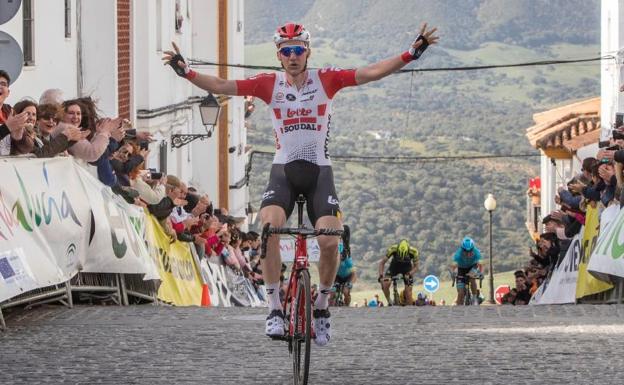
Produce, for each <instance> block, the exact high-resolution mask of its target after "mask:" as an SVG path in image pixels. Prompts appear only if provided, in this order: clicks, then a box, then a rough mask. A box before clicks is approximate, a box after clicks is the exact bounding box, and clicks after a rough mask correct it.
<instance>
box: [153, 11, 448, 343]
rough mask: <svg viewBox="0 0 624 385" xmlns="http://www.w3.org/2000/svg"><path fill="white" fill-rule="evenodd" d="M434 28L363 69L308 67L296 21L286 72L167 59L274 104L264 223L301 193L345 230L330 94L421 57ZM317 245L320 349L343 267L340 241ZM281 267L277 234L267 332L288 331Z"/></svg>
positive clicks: (321, 220) (223, 87)
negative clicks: (221, 72)
mask: <svg viewBox="0 0 624 385" xmlns="http://www.w3.org/2000/svg"><path fill="white" fill-rule="evenodd" d="M435 31H436V29H435V28H427V25H426V24H425V25H423V27H422V28H421V30H420V34H419V35H418V36H417V38H416V39H415V40H414V42H413V43H412V44H411V46H410V47H409V48H408V50H407V51H405V52H404V53H403V54H401V55H397V56H394V57H391V58H389V59H385V60H382V61H380V62H377V63H374V64H371V65H368V66H365V67H361V68H358V69H348V70H342V69H334V68H323V69H308V59H309V58H310V55H311V53H312V49H311V45H310V33H309V32H308V31H307V30H306V29H305V28H304V27H303V25H301V24H296V23H286V24H284V25H283V26H280V27H279V28H278V29H277V32H276V33H275V35H274V37H273V42H274V43H275V46H276V49H277V52H276V58H277V60H278V61H279V62H280V64H281V66H282V68H283V69H284V71H283V72H277V73H262V74H259V75H256V76H253V77H251V78H248V79H245V80H228V79H221V78H219V77H216V76H211V75H207V74H199V73H197V72H195V71H193V70H191V69H190V68H189V66H188V65H187V64H186V62H185V61H184V58H183V57H182V55H181V54H180V52H179V49H178V47H177V46H176V45H175V44H174V50H175V52H173V51H166V52H165V55H164V57H163V60H165V62H166V64H169V65H171V67H172V68H173V69H174V70H175V71H176V73H177V74H178V75H179V76H182V77H184V78H186V79H188V80H189V81H190V82H191V83H193V84H194V85H196V86H198V87H200V88H202V89H204V90H207V91H209V92H211V93H216V94H225V95H240V96H247V95H248V96H255V97H257V98H259V99H261V100H263V101H264V102H265V103H266V104H268V105H269V107H270V108H269V111H270V114H271V120H272V122H273V131H274V135H275V147H276V151H275V158H274V159H273V165H272V167H271V173H270V176H269V183H268V187H267V189H266V190H265V192H264V194H263V199H262V204H261V210H260V217H261V219H262V223H263V225H265V224H267V223H268V224H270V226H271V227H283V225H284V224H285V223H286V220H287V218H288V217H289V216H290V214H291V213H292V211H293V208H294V205H295V199H296V197H297V196H298V195H299V194H303V195H304V196H305V197H306V201H307V211H308V217H309V218H310V222H311V223H312V224H313V225H314V227H315V228H317V229H318V228H332V229H340V228H342V225H341V222H340V215H341V214H340V207H339V201H338V196H337V195H336V190H335V187H334V180H333V179H334V178H333V173H332V169H331V161H330V158H329V153H328V142H329V131H330V128H331V114H332V99H333V98H334V96H335V95H336V93H337V92H338V91H339V90H340V89H342V88H345V87H351V86H357V85H362V84H366V83H369V82H371V81H374V80H379V79H381V78H383V77H385V76H388V75H390V74H391V73H393V72H396V71H398V70H399V69H401V68H403V67H404V66H405V65H406V64H407V63H409V62H410V61H412V60H415V59H418V58H419V57H420V55H421V54H422V53H423V52H424V51H425V49H426V48H427V47H428V46H429V45H432V44H435V43H437V41H438V37H437V36H435ZM318 243H319V247H320V252H321V256H320V261H319V280H320V285H319V295H318V297H317V298H316V301H315V303H314V307H315V309H314V311H313V318H314V329H315V334H316V338H315V343H316V344H317V345H321V346H322V345H326V344H327V343H328V342H329V339H330V313H329V310H328V307H329V304H328V297H329V295H330V293H331V289H332V286H333V281H334V277H335V276H336V269H337V268H338V260H337V258H338V239H337V237H334V236H319V237H318ZM280 266H281V258H280V251H279V236H277V235H272V236H271V237H270V238H269V241H268V242H267V255H266V258H265V259H263V260H262V271H263V278H264V282H265V284H266V289H267V295H268V303H269V311H270V314H269V316H268V317H267V320H266V334H267V335H269V336H281V335H283V334H284V314H283V313H282V308H281V304H280V301H279V274H280Z"/></svg>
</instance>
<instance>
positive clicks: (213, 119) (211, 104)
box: [171, 94, 221, 148]
mask: <svg viewBox="0 0 624 385" xmlns="http://www.w3.org/2000/svg"><path fill="white" fill-rule="evenodd" d="M220 112H221V105H220V104H219V101H218V100H217V99H216V98H215V97H214V95H213V94H208V96H206V97H205V98H204V99H202V101H201V103H200V105H199V114H200V115H201V120H202V123H203V124H204V127H205V128H206V133H205V134H173V135H171V147H172V148H180V147H182V146H185V145H187V144H189V143H191V142H192V141H194V140H196V139H201V140H204V139H207V138H210V137H211V136H212V133H213V132H214V128H215V126H216V125H217V121H218V120H219V113H220Z"/></svg>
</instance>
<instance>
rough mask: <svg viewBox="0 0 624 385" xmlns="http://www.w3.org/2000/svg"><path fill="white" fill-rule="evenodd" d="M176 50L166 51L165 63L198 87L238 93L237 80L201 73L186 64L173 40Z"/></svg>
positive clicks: (233, 93) (217, 91)
mask: <svg viewBox="0 0 624 385" xmlns="http://www.w3.org/2000/svg"><path fill="white" fill-rule="evenodd" d="M171 44H172V45H173V49H174V50H175V52H174V51H165V52H164V56H163V58H162V59H163V61H164V62H165V63H164V64H165V65H170V66H171V67H172V68H173V70H174V71H175V72H176V74H178V76H180V77H183V78H186V79H188V80H189V81H190V82H191V83H193V84H194V85H196V86H197V87H199V88H201V89H203V90H206V91H208V92H211V93H213V94H222V95H236V91H237V87H236V81H235V80H227V79H221V78H220V77H217V76H212V75H207V74H200V73H197V72H195V71H193V70H192V69H190V68H189V66H188V65H187V64H186V61H185V60H184V57H182V55H181V54H180V49H179V48H178V46H177V45H176V43H174V42H171Z"/></svg>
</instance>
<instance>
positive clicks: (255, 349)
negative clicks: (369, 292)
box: [0, 305, 624, 385]
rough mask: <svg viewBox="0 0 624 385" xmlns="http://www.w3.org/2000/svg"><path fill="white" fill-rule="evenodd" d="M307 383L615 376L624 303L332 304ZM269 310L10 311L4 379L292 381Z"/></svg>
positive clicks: (621, 377) (0, 345)
mask: <svg viewBox="0 0 624 385" xmlns="http://www.w3.org/2000/svg"><path fill="white" fill-rule="evenodd" d="M333 315H334V317H333V318H334V322H333V328H335V330H334V332H335V335H334V337H333V339H332V344H331V345H330V346H328V347H326V348H323V349H321V348H316V347H313V350H312V360H313V362H312V374H311V377H310V382H311V384H341V385H346V384H375V385H379V384H462V385H466V384H522V385H526V384H536V383H540V384H564V383H565V384H570V385H571V384H590V383H591V384H622V383H624V307H623V306H615V305H612V306H608V305H602V306H590V305H578V306H554V307H533V306H526V307H480V308H476V307H468V308H461V307H429V308H382V309H368V308H360V309H358V308H352V309H335V310H333ZM264 317H265V309H241V308H230V309H224V308H221V309H218V308H210V309H207V308H172V307H154V306H147V305H146V306H135V307H108V306H100V307H76V308H74V309H65V308H62V307H42V308H38V309H35V310H31V311H29V312H14V313H11V314H9V315H8V317H7V323H8V327H9V330H8V331H7V332H5V333H0V357H1V358H0V383H1V384H35V383H50V384H62V383H63V384H64V383H67V384H100V383H105V384H193V383H197V384H199V383H204V384H217V385H220V384H244V385H249V384H288V383H290V381H291V380H290V379H291V365H290V359H289V356H288V351H287V348H286V345H285V343H280V342H273V341H270V340H269V339H267V338H265V337H263V336H262V332H263V325H264V321H263V320H264Z"/></svg>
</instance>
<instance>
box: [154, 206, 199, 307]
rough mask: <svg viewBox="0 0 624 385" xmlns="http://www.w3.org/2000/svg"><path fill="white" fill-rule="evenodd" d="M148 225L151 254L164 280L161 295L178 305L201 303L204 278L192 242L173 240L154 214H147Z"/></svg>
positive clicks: (160, 290)
mask: <svg viewBox="0 0 624 385" xmlns="http://www.w3.org/2000/svg"><path fill="white" fill-rule="evenodd" d="M146 225H147V226H146V235H147V239H148V244H149V249H150V253H151V255H152V257H153V258H154V259H155V260H156V261H157V266H158V270H159V275H160V279H161V280H162V283H161V285H160V288H159V289H158V298H159V299H161V300H163V301H165V302H168V303H171V304H173V305H177V306H190V305H195V306H199V305H201V295H202V279H201V277H200V275H199V270H198V269H197V265H196V264H195V260H194V259H193V255H192V254H191V251H190V249H189V244H187V243H185V242H180V241H178V240H176V241H174V242H171V241H170V239H169V237H168V236H167V235H166V234H165V232H164V231H163V229H162V227H161V226H160V224H159V223H158V221H157V220H156V218H154V217H153V216H151V215H148V216H147V220H146Z"/></svg>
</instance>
